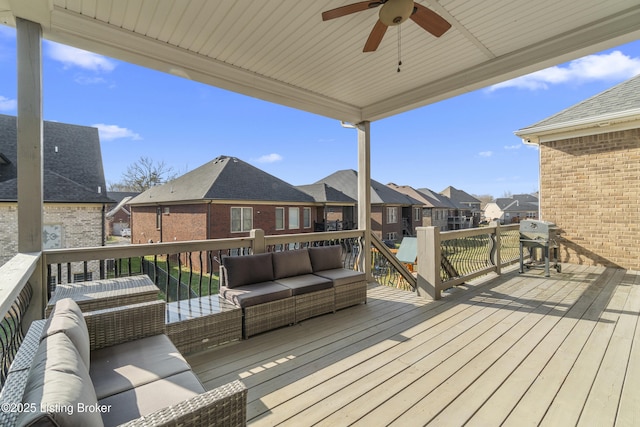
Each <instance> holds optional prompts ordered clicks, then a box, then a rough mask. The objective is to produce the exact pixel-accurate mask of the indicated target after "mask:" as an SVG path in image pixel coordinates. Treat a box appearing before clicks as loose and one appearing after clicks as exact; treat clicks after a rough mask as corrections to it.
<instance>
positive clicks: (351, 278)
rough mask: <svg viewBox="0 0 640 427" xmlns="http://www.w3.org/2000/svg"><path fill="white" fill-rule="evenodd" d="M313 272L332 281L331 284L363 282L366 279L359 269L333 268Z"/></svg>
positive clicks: (340, 284)
mask: <svg viewBox="0 0 640 427" xmlns="http://www.w3.org/2000/svg"><path fill="white" fill-rule="evenodd" d="M313 274H315V275H317V276H320V277H324V278H327V279H329V280H331V281H333V286H342V285H346V284H349V283H354V282H363V281H365V280H366V276H365V274H364V273H362V272H360V271H354V270H347V269H346V268H334V269H332V270H323V271H317V272H315V273H313Z"/></svg>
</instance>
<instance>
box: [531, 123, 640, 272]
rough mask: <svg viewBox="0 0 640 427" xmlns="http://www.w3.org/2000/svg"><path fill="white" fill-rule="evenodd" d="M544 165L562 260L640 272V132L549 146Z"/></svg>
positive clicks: (543, 150)
mask: <svg viewBox="0 0 640 427" xmlns="http://www.w3.org/2000/svg"><path fill="white" fill-rule="evenodd" d="M540 165H541V166H540V176H541V185H540V196H541V197H540V208H541V215H542V219H543V220H546V221H552V222H554V223H556V224H557V225H558V227H559V228H560V229H561V231H562V238H561V241H560V243H561V249H560V258H561V260H562V261H563V262H570V263H576V264H587V265H607V266H619V267H623V268H627V269H635V270H638V269H640V256H639V255H638V254H639V253H640V129H633V130H628V131H620V132H611V133H605V134H600V135H593V136H587V137H579V138H572V139H568V140H562V141H553V142H548V143H543V144H541V146H540Z"/></svg>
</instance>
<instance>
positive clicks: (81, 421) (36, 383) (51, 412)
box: [16, 333, 102, 427]
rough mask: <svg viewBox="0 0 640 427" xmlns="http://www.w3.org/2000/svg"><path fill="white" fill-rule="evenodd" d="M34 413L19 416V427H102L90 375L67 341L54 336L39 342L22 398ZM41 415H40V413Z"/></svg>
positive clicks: (63, 337) (64, 338) (62, 337)
mask: <svg viewBox="0 0 640 427" xmlns="http://www.w3.org/2000/svg"><path fill="white" fill-rule="evenodd" d="M22 401H23V403H25V404H34V405H35V408H37V411H36V412H21V413H20V414H19V415H18V419H17V423H16V424H17V425H18V426H49V425H50V426H57V427H59V426H101V425H102V418H101V417H100V414H99V413H98V412H90V411H79V410H78V408H80V407H85V408H86V407H95V406H96V405H97V403H98V402H97V399H96V394H95V391H94V390H93V386H92V384H91V378H90V377H89V372H88V371H87V368H86V366H85V364H84V362H83V361H82V358H81V356H80V354H78V351H77V350H76V347H75V345H74V344H73V343H72V342H71V340H70V339H69V337H68V336H67V335H66V334H63V333H57V334H53V335H51V336H48V337H46V338H45V339H43V340H42V341H41V342H40V345H39V346H38V350H37V352H36V355H35V358H34V360H33V364H32V365H31V370H30V371H29V377H28V379H27V384H26V387H25V391H24V395H23V398H22ZM42 409H44V411H42V412H41V410H42Z"/></svg>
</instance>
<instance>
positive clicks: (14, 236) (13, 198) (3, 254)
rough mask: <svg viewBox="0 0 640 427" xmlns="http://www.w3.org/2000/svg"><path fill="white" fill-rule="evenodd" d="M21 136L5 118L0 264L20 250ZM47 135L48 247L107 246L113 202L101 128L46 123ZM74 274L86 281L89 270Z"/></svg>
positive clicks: (0, 149)
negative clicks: (108, 211)
mask: <svg viewBox="0 0 640 427" xmlns="http://www.w3.org/2000/svg"><path fill="white" fill-rule="evenodd" d="M16 132H17V128H16V117H14V116H7V115H0V264H4V263H5V262H6V261H7V260H9V259H10V258H11V257H13V256H14V255H15V254H16V253H17V252H18V243H17V242H18V204H17V200H18V188H17V167H18V165H17V164H16V163H17V135H16ZM43 137H44V141H43V162H44V163H43V181H44V187H43V200H44V215H43V248H44V249H57V248H81V247H90V246H102V245H104V243H105V233H104V230H105V207H106V205H107V204H108V203H112V202H113V201H112V200H110V199H109V198H108V197H107V193H106V186H105V179H104V171H103V168H102V154H101V152H100V138H99V136H98V129H96V128H92V127H87V126H77V125H71V124H65V123H58V122H47V121H45V122H44V124H43ZM64 268H66V266H65V267H64ZM73 268H76V267H75V266H74V267H73ZM78 268H80V267H78ZM89 270H90V271H89V274H90V275H91V273H92V271H93V268H92V266H89ZM63 276H64V277H67V274H66V272H65V273H64V274H63ZM71 276H72V280H82V279H83V278H84V270H83V269H79V270H77V271H76V270H73V271H72V272H71ZM80 276H82V277H80ZM88 278H90V277H88Z"/></svg>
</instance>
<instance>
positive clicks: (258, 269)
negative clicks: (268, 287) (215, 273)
mask: <svg viewBox="0 0 640 427" xmlns="http://www.w3.org/2000/svg"><path fill="white" fill-rule="evenodd" d="M222 265H223V266H224V270H225V274H226V282H225V284H226V286H227V287H229V288H237V287H239V286H244V285H250V284H252V283H260V282H268V281H271V280H273V279H274V276H273V261H272V255H271V252H267V253H264V254H257V255H245V256H228V257H224V258H223V259H222Z"/></svg>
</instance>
